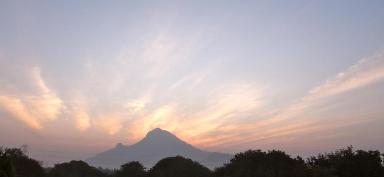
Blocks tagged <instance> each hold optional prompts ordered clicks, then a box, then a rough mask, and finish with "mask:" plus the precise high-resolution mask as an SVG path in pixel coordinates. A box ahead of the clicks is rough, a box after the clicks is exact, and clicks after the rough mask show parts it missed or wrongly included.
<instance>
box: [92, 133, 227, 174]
mask: <svg viewBox="0 0 384 177" xmlns="http://www.w3.org/2000/svg"><path fill="white" fill-rule="evenodd" d="M177 155H180V156H184V157H187V158H190V159H192V160H194V161H197V162H199V163H201V164H202V165H204V166H206V167H208V168H211V169H213V168H215V167H218V166H221V165H223V164H224V163H226V162H229V160H230V159H231V158H232V155H230V154H224V153H218V152H208V151H204V150H201V149H198V148H196V147H193V146H192V145H190V144H188V143H186V142H184V141H182V140H181V139H179V138H177V137H176V136H175V135H173V134H172V133H170V132H168V131H165V130H162V129H160V128H156V129H154V130H152V131H150V132H148V133H147V135H146V136H145V137H144V138H143V139H142V140H140V141H139V142H137V143H136V144H133V145H130V146H126V145H123V144H121V143H118V144H117V145H116V146H115V147H114V148H112V149H110V150H107V151H105V152H102V153H100V154H97V155H96V156H94V157H92V158H89V159H87V160H86V162H88V163H89V164H91V165H92V166H95V167H104V168H120V165H122V164H124V163H126V162H129V161H139V162H141V163H142V164H143V165H144V166H146V167H147V168H150V167H152V166H153V165H154V164H155V163H156V162H158V161H159V160H161V159H163V158H165V157H171V156H177Z"/></svg>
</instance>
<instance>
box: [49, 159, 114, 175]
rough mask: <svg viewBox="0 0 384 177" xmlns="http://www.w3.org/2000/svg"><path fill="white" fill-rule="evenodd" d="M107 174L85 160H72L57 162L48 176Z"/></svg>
mask: <svg viewBox="0 0 384 177" xmlns="http://www.w3.org/2000/svg"><path fill="white" fill-rule="evenodd" d="M106 176H107V175H106V174H104V173H103V172H101V171H99V170H98V169H97V168H95V167H91V166H89V165H88V164H87V163H85V162H83V161H70V162H68V163H61V164H56V165H55V167H53V168H52V169H51V170H50V171H49V172H48V177H106Z"/></svg>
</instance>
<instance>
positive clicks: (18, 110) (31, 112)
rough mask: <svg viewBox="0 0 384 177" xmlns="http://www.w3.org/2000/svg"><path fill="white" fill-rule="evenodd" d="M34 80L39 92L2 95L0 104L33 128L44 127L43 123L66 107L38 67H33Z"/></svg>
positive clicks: (52, 118) (54, 117)
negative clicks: (48, 84) (45, 80)
mask: <svg viewBox="0 0 384 177" xmlns="http://www.w3.org/2000/svg"><path fill="white" fill-rule="evenodd" d="M31 76H32V81H33V83H34V84H35V86H36V88H37V90H38V93H35V94H23V93H20V94H16V95H7V94H3V95H0V98H1V99H0V105H1V106H2V107H3V108H4V109H5V110H6V111H7V112H9V113H10V114H11V115H13V117H15V118H16V119H18V120H20V121H22V122H23V123H25V124H26V125H27V126H29V127H30V128H33V129H42V128H43V123H44V122H46V121H52V120H55V119H56V118H57V117H58V115H59V114H60V113H61V110H62V109H63V108H64V104H63V101H62V100H61V99H60V98H59V97H58V96H57V95H56V94H55V93H54V92H53V91H52V90H51V89H50V88H49V87H47V85H46V83H45V82H44V80H43V78H42V77H41V70H40V68H38V67H35V68H33V69H32V74H31Z"/></svg>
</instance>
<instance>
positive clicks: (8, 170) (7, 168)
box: [0, 148, 15, 177]
mask: <svg viewBox="0 0 384 177" xmlns="http://www.w3.org/2000/svg"><path fill="white" fill-rule="evenodd" d="M14 176H15V171H14V169H13V165H12V162H11V158H10V157H8V155H7V153H5V150H4V149H3V148H0V177H14Z"/></svg>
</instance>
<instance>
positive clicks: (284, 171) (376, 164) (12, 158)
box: [0, 147, 384, 177]
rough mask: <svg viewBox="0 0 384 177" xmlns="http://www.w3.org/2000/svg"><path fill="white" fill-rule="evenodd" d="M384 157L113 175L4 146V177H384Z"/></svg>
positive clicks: (172, 164) (240, 158) (186, 165)
mask: <svg viewBox="0 0 384 177" xmlns="http://www.w3.org/2000/svg"><path fill="white" fill-rule="evenodd" d="M383 158H384V154H381V153H380V152H379V151H364V150H354V149H353V148H352V147H348V148H345V149H340V150H337V151H334V152H331V153H325V154H319V155H317V156H312V157H310V158H308V159H306V160H304V159H303V158H301V157H300V156H297V157H291V156H290V155H288V154H286V153H285V152H283V151H279V150H271V151H261V150H248V151H245V152H241V153H238V154H236V155H235V156H234V157H233V158H232V159H231V160H230V162H228V163H226V164H224V165H223V166H222V167H219V168H216V169H214V170H210V169H208V168H207V167H205V166H203V165H201V164H200V163H198V162H195V161H193V160H191V159H188V158H184V157H181V156H176V157H167V158H164V159H162V160H160V161H159V162H157V163H156V164H155V165H154V166H153V167H152V168H150V169H148V170H147V169H146V168H145V167H144V166H143V165H142V164H141V163H140V162H137V161H133V162H128V163H126V164H123V165H121V167H120V168H119V169H113V170H111V169H103V168H100V167H99V168H95V167H92V166H90V165H88V164H87V163H85V162H83V161H70V162H66V163H61V164H56V165H55V166H54V167H50V168H43V167H42V166H41V163H39V162H38V161H36V160H34V159H32V158H30V157H28V155H26V153H24V152H23V151H22V150H21V149H19V148H2V147H0V177H384V161H383Z"/></svg>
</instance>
